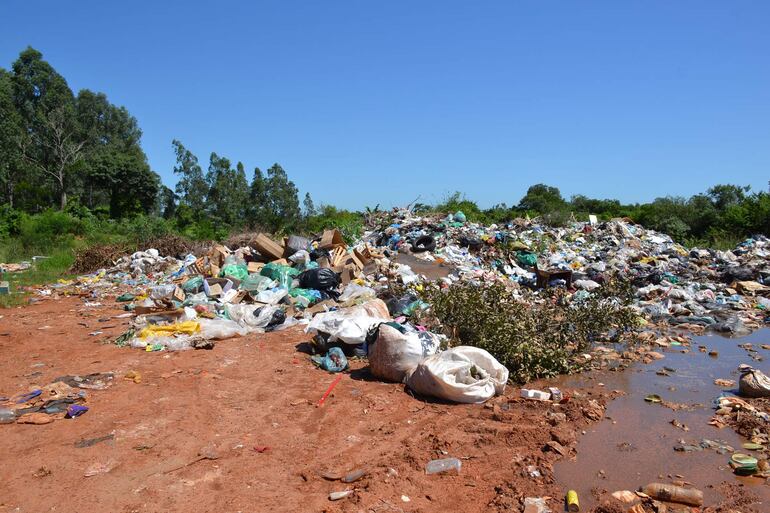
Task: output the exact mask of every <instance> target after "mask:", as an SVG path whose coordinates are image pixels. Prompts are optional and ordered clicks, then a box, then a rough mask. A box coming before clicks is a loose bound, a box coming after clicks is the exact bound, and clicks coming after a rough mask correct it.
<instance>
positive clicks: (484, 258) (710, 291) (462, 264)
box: [364, 210, 770, 336]
mask: <svg viewBox="0 0 770 513" xmlns="http://www.w3.org/2000/svg"><path fill="white" fill-rule="evenodd" d="M375 222H376V223H377V226H376V227H374V229H373V230H372V231H370V232H368V233H367V234H366V235H365V236H364V241H365V242H367V243H369V244H372V245H374V246H375V247H378V248H381V249H382V250H383V251H385V253H386V254H388V252H392V253H396V252H398V253H401V252H411V253H412V254H413V255H414V256H415V257H416V258H420V259H422V260H424V261H426V262H435V263H439V264H442V265H450V266H452V267H453V272H452V273H451V274H450V275H449V276H447V277H446V278H441V281H442V282H443V283H444V284H446V285H449V284H451V283H454V282H458V281H467V282H472V283H478V284H483V283H485V282H501V283H504V284H506V285H507V286H508V287H509V288H510V289H511V291H512V293H513V294H514V295H515V294H516V292H517V290H521V289H523V288H528V289H536V290H537V289H543V288H546V287H553V286H557V287H564V288H566V289H568V290H570V291H572V292H573V293H574V294H578V296H580V295H584V294H586V293H590V292H591V291H593V290H596V289H598V288H600V287H602V286H603V285H605V284H606V283H607V282H608V281H609V280H611V279H613V278H621V279H623V280H626V281H629V282H631V283H632V284H633V287H634V293H635V297H636V302H635V308H636V309H637V310H638V312H639V313H640V315H642V316H643V317H644V318H645V319H647V320H648V321H651V322H653V323H655V324H661V325H665V326H671V327H673V326H679V327H683V328H686V329H693V330H704V329H709V330H713V331H717V332H722V333H727V334H731V335H735V336H740V335H745V334H748V333H749V332H750V331H752V330H754V329H756V328H758V327H759V326H761V325H762V324H765V323H767V322H768V320H770V316H769V314H770V239H768V238H767V237H764V236H758V237H754V238H751V239H748V240H746V241H744V242H742V243H740V244H739V245H738V246H737V247H736V248H734V249H733V250H731V251H720V250H713V249H699V248H692V249H688V248H685V247H684V246H682V245H681V244H678V243H676V242H674V241H673V240H672V239H671V237H669V236H667V235H665V234H661V233H658V232H655V231H653V230H647V229H645V228H643V227H641V226H639V225H636V224H634V223H632V222H631V221H629V220H626V219H615V220H612V221H607V222H585V223H584V222H573V223H571V224H570V225H569V226H567V227H558V228H557V227H549V226H546V225H543V224H539V223H537V222H536V221H533V220H526V219H517V220H515V221H514V222H512V223H509V224H507V225H505V226H502V225H490V226H484V225H480V224H476V223H469V222H467V221H466V218H465V215H464V214H463V213H462V212H457V213H456V214H450V215H448V216H446V217H445V218H441V217H437V216H435V215H434V216H427V217H419V216H415V215H413V214H412V213H411V212H409V211H408V210H396V211H393V212H390V213H385V214H382V215H381V216H380V218H379V219H377V220H376V221H375ZM399 274H400V275H401V276H402V279H404V281H405V282H406V281H409V280H417V277H414V276H412V275H411V274H410V273H409V272H408V271H400V273H399Z"/></svg>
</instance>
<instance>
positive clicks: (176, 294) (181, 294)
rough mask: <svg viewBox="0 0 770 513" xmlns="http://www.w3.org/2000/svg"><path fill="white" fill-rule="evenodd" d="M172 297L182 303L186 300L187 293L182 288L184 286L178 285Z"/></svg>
mask: <svg viewBox="0 0 770 513" xmlns="http://www.w3.org/2000/svg"><path fill="white" fill-rule="evenodd" d="M172 297H173V298H174V299H176V300H177V301H179V302H180V303H182V302H184V299H185V294H184V290H182V287H179V286H177V288H176V289H175V290H174V295H173V296H172Z"/></svg>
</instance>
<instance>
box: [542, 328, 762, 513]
mask: <svg viewBox="0 0 770 513" xmlns="http://www.w3.org/2000/svg"><path fill="white" fill-rule="evenodd" d="M746 343H751V344H753V347H754V349H755V350H757V351H758V353H755V354H757V355H758V356H760V357H762V358H763V359H762V361H755V360H754V359H752V358H751V357H750V353H749V352H748V351H747V350H746V349H743V348H741V347H739V345H743V344H746ZM767 343H770V329H764V330H760V331H757V332H755V333H753V334H751V335H749V336H747V337H742V338H738V339H727V338H723V337H719V336H701V337H695V338H694V339H693V341H692V344H691V346H690V347H689V348H686V347H671V348H669V349H666V350H665V351H664V354H665V358H664V359H662V360H657V361H654V362H652V363H650V364H648V365H645V364H643V363H634V364H632V365H631V366H630V367H629V368H628V369H627V370H625V371H623V372H605V373H600V374H593V375H591V374H587V375H576V376H568V377H566V378H565V379H564V381H563V385H564V386H568V387H580V386H581V385H583V384H587V383H589V382H590V383H592V384H595V382H596V380H599V381H601V382H602V383H604V384H605V386H606V388H607V390H620V391H622V392H624V393H625V395H624V396H621V397H619V398H618V399H615V400H614V401H612V402H611V403H610V404H609V405H608V408H607V415H606V418H605V419H604V420H603V421H601V422H600V423H598V424H596V425H594V426H592V428H591V429H590V430H589V431H588V432H587V433H586V434H585V435H584V436H582V437H581V438H580V440H579V442H578V445H577V457H576V459H573V460H571V461H562V462H560V463H559V464H557V465H556V467H555V474H556V479H557V481H558V482H559V483H560V484H561V485H562V486H563V487H564V488H565V489H573V490H576V491H577V492H578V495H579V496H580V501H581V504H582V505H583V506H584V507H586V509H587V508H589V507H592V506H594V505H595V504H596V501H595V498H594V496H593V494H592V493H591V491H592V489H597V490H606V491H608V492H614V491H617V490H632V491H633V490H636V489H638V488H639V487H640V486H644V485H646V484H648V483H652V482H664V483H668V482H671V481H672V480H681V481H686V482H689V483H692V485H694V486H695V487H696V488H699V489H701V490H703V492H704V497H705V505H709V504H713V503H714V502H716V501H718V500H719V499H720V497H719V494H718V492H717V491H716V489H715V488H713V487H712V485H718V484H719V483H722V482H724V481H733V482H740V483H742V484H744V485H746V486H747V487H748V488H749V489H750V490H751V491H752V492H754V493H755V494H756V495H758V496H759V497H760V498H761V500H762V502H763V503H764V504H770V486H768V485H766V484H764V479H760V478H755V477H738V476H736V475H734V474H733V473H732V470H731V468H730V467H729V465H728V461H729V459H730V455H731V453H730V452H725V449H722V450H721V451H718V450H717V449H704V450H690V451H688V452H676V451H674V446H676V445H678V444H680V442H681V441H684V443H685V444H687V445H696V446H697V445H699V444H700V442H701V441H702V440H704V439H706V440H710V441H713V442H716V445H727V446H730V447H732V448H733V449H735V450H736V452H744V453H745V452H750V451H746V450H743V449H742V448H741V444H742V443H744V442H746V441H747V440H746V439H743V438H742V437H740V436H739V435H738V434H736V433H735V432H734V431H733V430H732V429H730V428H729V427H726V428H723V429H718V428H716V427H714V426H711V425H709V424H708V422H709V420H710V419H711V417H712V416H713V415H714V409H713V408H712V402H713V400H714V399H715V398H716V397H717V396H719V394H720V393H722V392H727V393H731V394H734V395H737V392H738V385H737V382H738V378H739V375H738V373H737V370H736V369H737V367H738V365H739V364H741V363H747V364H750V365H751V366H752V367H755V368H758V369H760V370H762V371H763V372H765V373H770V365H769V364H768V362H770V351H767V350H763V349H760V344H767ZM699 346H705V347H706V348H707V351H706V352H701V351H699V349H698V347H699ZM682 351H687V352H686V353H683V352H682ZM711 351H716V352H717V353H718V355H717V356H709V355H708V352H711ZM657 373H662V374H668V375H660V374H657ZM719 378H722V379H730V380H733V381H735V382H736V384H735V386H734V387H732V388H724V387H720V386H717V385H715V384H714V380H715V379H719ZM650 394H657V395H659V396H660V397H661V398H662V399H663V401H667V402H669V403H676V404H677V405H687V408H684V407H683V406H680V407H682V408H683V409H672V408H669V407H666V406H663V405H661V404H656V403H649V402H645V400H644V398H645V397H646V396H648V395H650ZM673 421H677V423H678V424H679V427H677V426H675V425H674V424H672V422H673ZM681 425H684V426H686V427H687V429H688V431H685V430H684V429H683V427H682V426H681ZM720 452H723V454H720ZM679 476H681V477H679ZM769 509H770V508H769Z"/></svg>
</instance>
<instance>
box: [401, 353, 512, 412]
mask: <svg viewBox="0 0 770 513" xmlns="http://www.w3.org/2000/svg"><path fill="white" fill-rule="evenodd" d="M507 381H508V369H506V368H505V367H504V366H503V365H502V364H500V362H498V361H497V360H495V358H494V357H493V356H492V355H491V354H489V353H488V352H487V351H485V350H483V349H480V348H478V347H471V346H458V347H453V348H451V349H448V350H446V351H444V352H443V353H439V354H436V355H433V356H430V357H428V358H426V359H424V360H423V361H422V362H420V364H419V365H418V366H417V368H416V369H415V370H414V372H412V373H411V375H410V376H409V377H408V378H407V380H406V384H407V386H408V387H409V388H411V389H412V390H414V391H415V392H417V393H418V394H421V395H426V396H431V397H438V398H439V399H446V400H448V401H454V402H458V403H483V402H485V401H487V400H488V399H490V398H492V397H493V396H494V395H495V394H502V393H503V392H504V391H505V384H506V382H507Z"/></svg>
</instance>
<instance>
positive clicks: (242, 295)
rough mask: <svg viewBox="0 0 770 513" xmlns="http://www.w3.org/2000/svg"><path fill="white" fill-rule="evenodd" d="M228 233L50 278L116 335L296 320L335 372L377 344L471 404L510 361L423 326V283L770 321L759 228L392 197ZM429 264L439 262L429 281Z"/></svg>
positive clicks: (207, 344)
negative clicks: (734, 229)
mask: <svg viewBox="0 0 770 513" xmlns="http://www.w3.org/2000/svg"><path fill="white" fill-rule="evenodd" d="M183 242H184V241H181V242H180V241H179V240H176V239H174V240H167V241H165V242H164V245H165V249H167V250H168V251H177V250H180V249H186V248H187V247H188V246H187V245H186V243H183ZM230 242H231V243H237V244H238V247H234V246H233V247H229V246H226V245H222V244H213V245H210V246H209V247H208V248H207V250H206V251H197V252H194V253H189V254H187V255H186V256H184V258H177V257H182V256H183V255H182V254H180V253H177V254H164V252H163V251H159V250H158V249H157V248H148V249H146V250H144V251H137V252H134V253H132V254H130V255H128V254H120V255H118V254H116V253H118V252H119V250H120V248H117V247H113V248H109V250H106V249H101V250H98V251H97V250H94V251H93V252H94V255H92V256H88V258H87V260H88V261H89V262H99V263H103V264H105V265H104V267H103V268H102V269H100V270H99V271H97V272H95V273H92V274H90V275H86V276H82V277H80V278H79V279H78V280H77V281H73V282H64V283H59V284H57V285H55V286H53V287H51V289H54V290H59V291H61V292H66V290H68V289H73V288H74V289H76V290H77V292H78V293H81V294H82V293H84V292H88V293H89V294H91V295H92V296H100V295H101V296H103V295H105V294H107V293H114V294H115V295H116V296H118V298H117V299H118V301H121V302H124V303H125V308H126V310H127V311H129V312H131V314H132V315H133V316H134V320H133V325H132V327H131V329H130V330H128V331H127V332H126V333H124V334H123V335H122V336H121V337H119V338H118V340H116V343H117V344H118V345H121V346H124V345H127V346H131V347H135V348H142V349H144V350H146V351H160V350H186V349H193V348H211V347H213V346H214V343H215V341H217V340H222V339H227V338H232V337H238V336H243V335H247V334H250V333H259V332H265V331H276V330H283V329H287V328H290V327H297V326H301V327H303V328H304V329H305V330H306V332H308V333H312V334H313V335H314V339H313V344H312V346H313V349H314V351H315V352H316V353H317V355H318V358H316V359H315V360H314V361H315V363H316V364H317V365H319V366H320V367H322V368H326V369H328V370H332V371H338V370H342V369H344V368H346V367H347V360H346V358H350V357H367V356H368V358H369V361H370V367H371V370H372V373H373V375H374V376H376V377H379V378H381V379H384V380H388V381H397V382H405V383H410V379H411V383H412V385H411V386H412V388H413V389H415V390H416V391H418V392H419V393H425V394H428V395H430V394H437V395H439V396H441V397H443V398H447V399H452V400H457V401H467V402H478V401H480V400H483V398H485V397H487V396H490V395H489V394H490V393H491V394H494V393H500V391H501V387H502V386H504V383H505V381H507V373H506V374H503V373H502V372H501V369H500V367H501V366H500V364H499V363H498V362H497V361H495V360H494V357H493V356H492V355H489V354H488V353H486V354H480V353H478V352H474V351H473V348H471V349H467V350H466V349H460V348H455V349H453V350H452V351H454V352H446V351H444V352H442V348H447V347H448V346H450V345H452V344H451V343H450V341H449V340H448V339H447V337H445V336H444V334H442V333H433V332H431V331H430V329H431V326H429V325H428V326H426V325H422V324H420V322H421V321H423V320H424V319H425V318H426V316H425V315H424V314H425V313H426V312H429V311H430V305H429V304H427V303H425V302H424V301H423V299H421V298H422V296H421V294H420V291H421V290H422V289H423V288H424V287H438V288H447V287H451V286H452V285H454V284H457V283H469V284H473V285H476V286H486V285H488V284H492V283H497V284H503V285H504V287H505V288H504V290H505V291H507V293H510V294H511V296H512V297H513V298H520V299H521V298H524V297H525V294H524V291H525V290H526V291H528V292H527V294H526V298H527V300H529V301H532V300H535V301H537V300H538V297H539V296H538V294H540V292H539V291H544V290H546V289H550V288H554V287H557V288H561V289H563V290H564V292H565V294H566V295H567V296H568V297H573V298H584V297H587V296H590V295H591V294H594V293H595V292H596V291H597V290H599V289H601V288H602V287H604V286H605V285H606V284H607V283H609V282H610V281H611V280H615V279H621V280H624V281H626V282H628V283H630V284H631V286H632V289H633V295H634V299H633V302H632V307H633V308H634V309H635V311H636V312H637V313H638V315H639V317H640V318H643V319H645V321H646V322H647V323H650V324H651V325H655V326H656V327H659V328H661V329H665V328H672V327H677V328H685V329H691V330H701V331H702V330H705V329H710V330H714V331H719V332H723V333H730V334H734V335H741V334H745V333H746V332H748V331H751V330H753V329H756V328H757V327H759V326H761V325H763V324H766V323H767V322H768V320H770V318H769V317H768V308H770V299H768V295H770V262H769V260H768V257H769V256H770V241H769V240H768V239H767V238H765V237H756V238H752V239H749V240H747V241H744V242H743V243H741V244H740V245H739V246H738V247H736V248H735V249H733V250H731V251H718V250H712V249H699V248H690V249H688V248H685V247H683V246H682V245H680V244H678V243H676V242H674V241H673V240H672V239H671V238H670V237H668V236H666V235H664V234H660V233H657V232H655V231H652V230H646V229H644V228H642V227H641V226H638V225H635V224H633V223H631V222H630V221H628V220H624V219H616V220H612V221H607V222H588V223H585V222H574V223H572V224H571V225H569V226H566V227H550V226H546V225H543V224H540V223H538V222H537V221H536V220H524V219H518V220H516V221H514V222H511V223H509V224H507V225H491V226H485V225H480V224H477V223H471V222H468V221H467V219H466V217H465V216H464V214H462V213H461V212H458V213H455V214H450V215H447V216H440V215H430V216H419V215H415V214H414V213H412V212H411V211H409V210H405V209H395V210H393V211H390V212H380V213H378V214H376V215H374V216H372V217H370V219H369V227H368V230H367V231H366V232H365V233H364V234H363V235H362V237H360V238H359V239H358V240H356V241H354V242H353V243H352V244H348V243H347V242H346V241H345V240H344V238H343V236H342V234H341V233H340V232H339V231H338V230H326V231H324V232H323V233H321V234H320V235H318V236H309V237H303V236H299V235H292V236H289V237H285V238H283V239H280V240H279V239H277V238H274V237H271V236H269V235H267V234H263V233H260V234H246V235H242V236H238V237H234V238H232V239H231V240H230ZM190 247H192V246H190ZM86 251H88V250H86ZM86 256H87V255H86V253H83V254H82V255H81V256H79V260H78V261H80V260H84V259H85V257H86ZM405 261H409V262H410V265H407V264H406V263H404V262H405ZM425 269H440V270H441V271H442V272H441V273H438V274H437V276H438V277H435V276H434V278H433V279H431V278H428V277H427V276H426V274H425ZM428 274H430V273H428ZM50 292H51V290H49V291H48V293H50ZM547 297H548V296H547V295H546V294H545V293H543V295H542V298H543V300H544V301H545V300H546V298H547ZM533 298H534V299H533ZM522 300H523V299H522ZM428 317H429V316H428ZM434 328H435V326H434ZM452 342H453V343H455V344H456V343H457V342H460V343H462V341H461V340H460V341H457V340H455V341H452ZM331 349H334V351H333V352H331V353H330V350H331ZM490 359H491V361H490ZM503 369H504V367H503ZM463 398H464V399H463Z"/></svg>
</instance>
